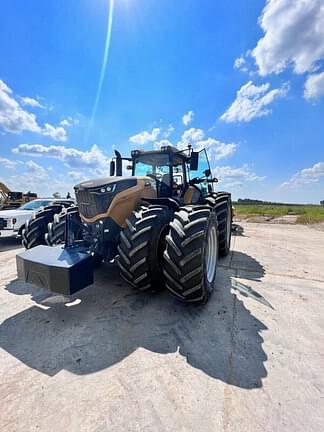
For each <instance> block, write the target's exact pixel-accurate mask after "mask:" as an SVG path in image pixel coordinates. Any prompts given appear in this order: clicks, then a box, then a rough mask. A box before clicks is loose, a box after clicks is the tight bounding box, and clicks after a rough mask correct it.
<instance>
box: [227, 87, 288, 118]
mask: <svg viewBox="0 0 324 432" xmlns="http://www.w3.org/2000/svg"><path fill="white" fill-rule="evenodd" d="M288 90H289V86H288V85H287V84H284V85H283V86H282V87H281V88H278V89H272V90H270V84H269V83H266V84H261V85H260V86H257V85H255V84H253V82H252V81H249V82H247V83H246V84H244V85H243V86H242V87H241V88H240V90H238V91H237V93H236V99H235V101H234V102H233V103H232V105H231V106H230V107H229V108H228V110H227V111H225V112H224V114H223V115H222V116H221V117H220V118H221V120H224V121H225V122H227V123H231V122H249V121H251V120H252V119H254V118H257V117H262V116H266V115H268V114H270V113H271V109H270V108H269V105H270V104H272V103H273V102H274V101H275V100H276V99H279V98H282V97H285V96H286V95H287V93H288Z"/></svg>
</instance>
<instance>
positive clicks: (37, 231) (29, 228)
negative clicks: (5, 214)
mask: <svg viewBox="0 0 324 432" xmlns="http://www.w3.org/2000/svg"><path fill="white" fill-rule="evenodd" d="M61 210H62V206H61V205H51V206H47V207H44V208H43V209H42V210H40V211H38V212H37V213H35V214H34V215H33V217H32V218H31V219H30V220H29V221H27V222H26V227H25V229H24V230H23V232H22V244H23V246H24V247H25V248H26V249H31V248H33V247H35V246H39V245H46V240H45V234H46V233H47V225H48V224H49V223H50V222H51V221H52V220H53V218H54V215H55V214H57V213H60V212H61Z"/></svg>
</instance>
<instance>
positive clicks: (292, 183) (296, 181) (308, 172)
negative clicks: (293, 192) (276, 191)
mask: <svg viewBox="0 0 324 432" xmlns="http://www.w3.org/2000/svg"><path fill="white" fill-rule="evenodd" d="M322 178H324V162H318V163H316V164H314V165H313V166H312V167H310V168H304V169H302V170H300V171H298V172H296V173H295V174H294V175H293V176H292V177H291V178H290V179H289V180H288V181H286V182H284V183H282V184H281V185H280V188H287V187H292V188H296V187H298V186H301V185H306V184H312V183H318V182H319V181H320V180H321V179H322Z"/></svg>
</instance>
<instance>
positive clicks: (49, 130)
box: [42, 123, 67, 142]
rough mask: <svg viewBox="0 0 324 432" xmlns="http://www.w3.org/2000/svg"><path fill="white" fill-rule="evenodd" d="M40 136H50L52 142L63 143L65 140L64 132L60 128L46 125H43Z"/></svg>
mask: <svg viewBox="0 0 324 432" xmlns="http://www.w3.org/2000/svg"><path fill="white" fill-rule="evenodd" d="M42 134H43V135H46V136H50V137H51V138H53V140H54V141H62V142H64V141H66V139H67V135H66V130H65V129H64V128H63V127H62V126H58V127H54V126H52V125H50V124H48V123H45V125H44V128H43V129H42Z"/></svg>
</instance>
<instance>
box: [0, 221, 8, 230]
mask: <svg viewBox="0 0 324 432" xmlns="http://www.w3.org/2000/svg"><path fill="white" fill-rule="evenodd" d="M4 228H7V220H6V219H3V218H0V230H2V229H4Z"/></svg>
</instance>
